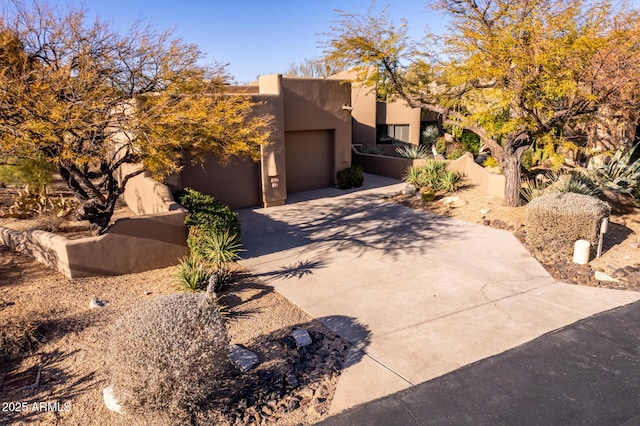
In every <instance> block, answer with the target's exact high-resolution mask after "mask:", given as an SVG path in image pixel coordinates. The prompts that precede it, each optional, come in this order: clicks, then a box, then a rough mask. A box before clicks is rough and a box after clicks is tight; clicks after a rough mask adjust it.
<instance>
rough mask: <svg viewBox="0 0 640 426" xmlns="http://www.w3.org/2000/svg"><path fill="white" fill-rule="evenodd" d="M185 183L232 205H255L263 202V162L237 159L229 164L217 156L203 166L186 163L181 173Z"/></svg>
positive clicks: (236, 207) (238, 206) (183, 183)
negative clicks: (261, 176) (261, 171)
mask: <svg viewBox="0 0 640 426" xmlns="http://www.w3.org/2000/svg"><path fill="white" fill-rule="evenodd" d="M180 178H181V179H182V186H183V187H190V188H193V189H195V190H197V191H200V192H202V193H203V194H209V195H213V196H214V197H216V198H217V199H218V200H220V201H222V202H223V203H225V204H227V205H228V206H229V207H231V208H232V209H241V208H245V207H255V206H259V205H260V204H261V202H260V163H254V162H253V161H251V160H241V159H233V160H232V161H231V162H230V163H229V164H227V165H226V166H222V165H221V164H219V163H218V162H217V161H216V160H215V158H214V157H213V156H211V157H210V158H207V162H206V164H205V166H204V168H203V167H201V166H200V165H193V166H192V165H190V164H188V165H186V166H185V167H184V169H183V170H182V172H181V173H180Z"/></svg>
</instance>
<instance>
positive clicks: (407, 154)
mask: <svg viewBox="0 0 640 426" xmlns="http://www.w3.org/2000/svg"><path fill="white" fill-rule="evenodd" d="M396 155H397V156H398V157H401V158H409V159H413V160H422V159H426V158H429V157H430V156H431V152H430V151H429V149H428V148H427V147H425V146H423V145H404V146H399V147H397V148H396Z"/></svg>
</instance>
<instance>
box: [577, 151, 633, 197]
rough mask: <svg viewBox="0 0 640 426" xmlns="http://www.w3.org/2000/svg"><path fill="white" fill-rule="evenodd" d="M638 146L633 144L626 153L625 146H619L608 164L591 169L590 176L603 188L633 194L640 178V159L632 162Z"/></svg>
mask: <svg viewBox="0 0 640 426" xmlns="http://www.w3.org/2000/svg"><path fill="white" fill-rule="evenodd" d="M637 147H638V145H635V146H633V147H632V148H631V149H630V150H629V151H627V152H626V153H625V152H624V147H620V148H618V150H617V151H616V152H615V154H614V155H613V157H612V158H611V160H610V161H609V162H607V164H603V165H601V166H598V167H595V168H594V169H592V170H590V172H589V177H590V178H591V179H592V180H593V181H594V182H595V183H596V185H597V186H598V187H600V188H601V189H603V190H605V189H608V190H610V191H613V192H619V193H623V194H631V193H632V192H633V190H634V189H635V188H636V187H637V186H638V179H639V178H640V159H637V160H636V161H634V162H633V163H631V157H632V156H633V153H634V152H635V150H636V148H637Z"/></svg>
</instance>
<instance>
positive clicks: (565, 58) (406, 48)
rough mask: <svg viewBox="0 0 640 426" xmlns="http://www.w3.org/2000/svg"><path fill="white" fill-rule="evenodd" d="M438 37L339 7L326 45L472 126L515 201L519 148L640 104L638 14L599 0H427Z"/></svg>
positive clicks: (334, 54) (380, 87)
mask: <svg viewBox="0 0 640 426" xmlns="http://www.w3.org/2000/svg"><path fill="white" fill-rule="evenodd" d="M429 4H430V6H431V7H432V9H433V10H434V11H435V12H440V13H442V14H443V15H445V16H446V17H447V18H448V22H449V31H448V33H447V34H446V35H444V36H442V37H437V36H435V35H432V34H427V36H426V37H425V39H424V40H423V41H422V43H418V42H416V41H414V40H410V39H409V38H408V36H407V28H406V24H405V23H404V22H402V23H401V24H400V25H399V26H396V25H395V24H394V23H393V22H391V20H390V19H389V17H388V13H387V11H386V10H383V11H382V12H381V13H379V14H375V13H374V10H373V8H372V9H370V10H369V13H368V15H364V16H363V15H355V14H351V13H348V12H341V14H340V18H339V20H338V21H337V22H336V24H335V25H334V26H333V27H332V28H331V31H330V32H329V33H327V34H326V37H327V39H326V42H325V48H326V49H325V54H326V55H327V58H328V60H330V61H338V62H341V63H344V64H347V65H348V66H350V67H352V68H353V69H354V70H356V71H357V72H358V75H359V80H360V81H362V82H364V83H365V84H368V85H372V86H375V87H376V90H377V91H378V92H380V91H382V92H383V93H384V94H385V96H384V97H385V98H393V97H400V98H402V99H404V100H405V101H406V102H407V103H408V104H409V105H410V106H412V107H421V108H425V109H427V110H430V111H433V112H436V113H438V114H440V116H441V117H442V121H443V124H444V125H448V126H452V127H455V128H461V129H466V130H469V131H472V132H474V133H476V134H477V135H478V136H479V137H480V138H481V140H482V142H483V143H484V144H485V145H487V146H488V147H489V149H490V150H491V152H492V154H493V156H494V157H495V158H496V159H498V160H499V161H500V162H501V164H502V165H503V168H504V169H505V173H506V174H507V189H506V193H505V202H506V203H507V204H508V205H517V203H519V196H518V193H519V183H520V167H519V162H520V157H521V156H522V153H523V152H524V151H525V150H526V149H527V148H528V147H529V146H531V144H532V143H533V142H534V141H536V140H538V141H542V142H545V141H546V142H547V143H558V141H560V140H561V139H562V138H563V132H564V130H565V128H566V126H568V125H571V124H573V123H575V122H577V121H578V120H585V119H587V118H591V119H593V118H595V117H597V115H596V114H597V113H598V112H599V111H601V110H602V109H603V108H608V109H610V110H618V111H619V110H623V109H624V110H633V109H634V108H637V107H638V103H639V102H638V100H639V97H638V85H637V82H638V81H639V79H640V29H639V27H638V25H637V22H638V17H639V16H638V12H637V11H636V10H633V9H629V8H627V7H625V6H615V7H614V5H613V4H612V3H611V2H610V1H608V0H604V1H601V2H589V1H585V0H560V1H555V0H434V1H432V2H430V3H429Z"/></svg>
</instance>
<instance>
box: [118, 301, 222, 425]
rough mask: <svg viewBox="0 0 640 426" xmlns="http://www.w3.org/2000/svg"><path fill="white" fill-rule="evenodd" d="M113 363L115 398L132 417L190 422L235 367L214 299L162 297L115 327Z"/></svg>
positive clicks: (143, 306) (134, 310) (120, 321)
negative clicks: (142, 415) (158, 415)
mask: <svg viewBox="0 0 640 426" xmlns="http://www.w3.org/2000/svg"><path fill="white" fill-rule="evenodd" d="M112 336H113V337H112V341H111V345H110V350H109V353H108V354H107V362H108V364H109V369H110V373H111V385H113V389H114V395H115V396H116V398H117V399H118V400H119V401H120V403H121V405H122V407H123V409H124V410H125V411H126V412H127V413H132V414H133V413H150V412H151V413H154V412H155V413H162V416H163V417H166V416H169V417H170V418H172V419H173V420H176V419H185V418H186V417H188V415H189V413H192V412H193V411H194V409H196V408H197V406H198V404H199V403H200V402H202V401H203V400H204V399H205V398H206V397H207V396H208V395H209V394H211V393H212V392H213V391H214V390H215V389H216V386H217V384H218V383H219V380H220V378H221V377H222V376H223V374H224V372H225V371H226V370H227V369H228V368H229V366H230V363H229V359H228V352H227V347H228V343H229V339H228V336H227V331H226V328H225V325H224V323H223V320H222V317H221V315H220V311H219V308H218V305H217V303H216V302H215V299H214V298H212V297H211V296H210V295H208V294H193V293H175V294H170V295H167V296H161V297H158V298H156V299H154V300H151V301H149V302H147V303H145V304H142V305H140V306H138V307H136V308H135V309H133V310H132V311H130V312H128V313H127V314H125V315H124V316H123V317H122V318H120V319H119V320H118V321H117V322H116V323H115V324H114V326H113V329H112Z"/></svg>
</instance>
